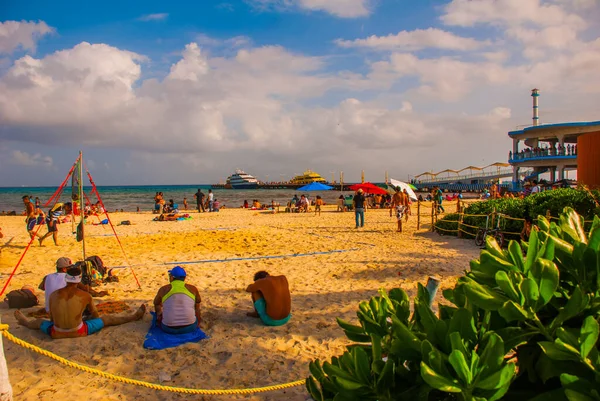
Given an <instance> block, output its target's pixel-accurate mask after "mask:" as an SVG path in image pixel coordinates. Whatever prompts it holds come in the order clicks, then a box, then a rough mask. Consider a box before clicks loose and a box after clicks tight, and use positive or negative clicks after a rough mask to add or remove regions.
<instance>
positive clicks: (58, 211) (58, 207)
mask: <svg viewBox="0 0 600 401" xmlns="http://www.w3.org/2000/svg"><path fill="white" fill-rule="evenodd" d="M71 210H72V206H71V202H67V203H65V204H62V203H57V204H55V205H54V206H53V207H52V209H50V211H48V215H47V216H46V225H47V226H48V232H47V233H46V234H45V235H44V236H43V237H40V238H39V239H38V241H40V246H42V242H43V241H44V240H45V239H46V238H48V237H49V236H52V239H53V240H54V245H58V218H59V217H60V216H62V215H63V214H65V215H67V214H71Z"/></svg>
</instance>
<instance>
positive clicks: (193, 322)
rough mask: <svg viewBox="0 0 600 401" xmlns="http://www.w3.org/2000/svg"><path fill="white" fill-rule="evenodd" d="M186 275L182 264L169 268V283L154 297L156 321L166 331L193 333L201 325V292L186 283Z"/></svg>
mask: <svg viewBox="0 0 600 401" xmlns="http://www.w3.org/2000/svg"><path fill="white" fill-rule="evenodd" d="M186 276H187V274H186V272H185V270H184V269H183V268H182V267H181V266H175V267H174V268H173V269H171V270H169V284H167V285H165V286H163V287H161V288H160V289H159V290H158V293H157V294H156V297H155V298H154V310H155V311H156V321H157V324H158V326H159V327H160V328H161V330H162V331H164V332H165V333H169V334H184V333H191V332H193V331H194V330H196V327H200V322H201V321H202V317H201V315H200V302H201V299H200V293H199V292H198V289H197V288H196V287H195V286H193V285H191V284H186V283H185V278H186Z"/></svg>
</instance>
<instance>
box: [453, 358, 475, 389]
mask: <svg viewBox="0 0 600 401" xmlns="http://www.w3.org/2000/svg"><path fill="white" fill-rule="evenodd" d="M448 362H450V365H452V368H454V371H455V372H456V374H457V375H458V377H459V378H460V379H461V380H462V381H463V383H465V384H467V386H468V385H469V384H471V381H472V380H473V375H472V374H471V370H470V369H469V366H468V365H467V361H466V359H465V356H464V355H463V353H462V352H461V351H459V350H456V349H455V350H454V351H452V352H451V353H450V356H449V357H448Z"/></svg>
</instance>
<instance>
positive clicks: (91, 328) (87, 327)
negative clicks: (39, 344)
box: [40, 318, 104, 337]
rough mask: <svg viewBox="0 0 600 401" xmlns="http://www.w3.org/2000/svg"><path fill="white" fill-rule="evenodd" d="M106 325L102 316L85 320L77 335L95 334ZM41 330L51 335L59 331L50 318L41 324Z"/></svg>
mask: <svg viewBox="0 0 600 401" xmlns="http://www.w3.org/2000/svg"><path fill="white" fill-rule="evenodd" d="M103 327H104V322H103V321H102V319H100V318H96V319H90V320H84V321H83V324H82V325H81V327H80V328H79V329H77V334H78V336H77V337H85V336H88V335H90V334H94V333H97V332H99V331H100V330H102V328H103ZM40 331H41V332H42V333H46V334H48V335H49V336H50V337H54V334H55V333H57V331H56V330H55V329H54V323H53V322H51V321H50V320H44V321H43V322H42V325H41V326H40Z"/></svg>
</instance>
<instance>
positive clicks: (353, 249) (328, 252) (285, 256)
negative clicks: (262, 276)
mask: <svg viewBox="0 0 600 401" xmlns="http://www.w3.org/2000/svg"><path fill="white" fill-rule="evenodd" d="M358 250H359V248H350V249H334V250H332V251H324V252H310V253H293V254H289V255H270V256H252V257H248V258H226V259H202V260H192V261H181V262H159V263H140V264H137V265H132V266H162V265H194V264H202V263H226V262H239V261H240V260H260V259H283V258H297V257H305V256H316V255H327V254H331V253H344V252H354V251H358ZM127 267H129V266H114V267H111V269H125V268H127Z"/></svg>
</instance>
